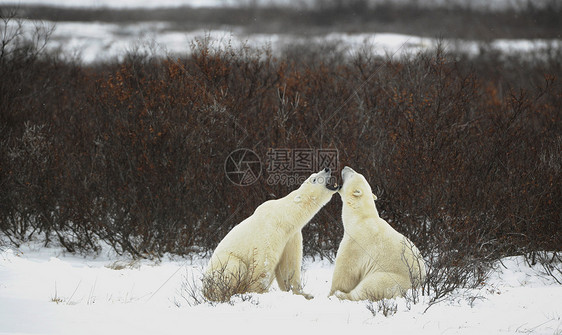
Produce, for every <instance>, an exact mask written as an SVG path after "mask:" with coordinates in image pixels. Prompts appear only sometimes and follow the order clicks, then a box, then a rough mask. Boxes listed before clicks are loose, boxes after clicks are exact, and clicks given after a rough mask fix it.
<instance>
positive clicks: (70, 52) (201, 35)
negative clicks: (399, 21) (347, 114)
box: [10, 20, 561, 64]
mask: <svg viewBox="0 0 562 335" xmlns="http://www.w3.org/2000/svg"><path fill="white" fill-rule="evenodd" d="M10 24H11V29H14V28H15V27H16V22H15V21H12V22H10ZM22 24H23V30H24V31H25V32H27V35H28V36H31V33H33V32H34V31H36V27H38V26H39V27H43V28H44V29H50V28H54V31H53V32H52V34H51V36H50V40H49V43H48V45H47V49H50V50H58V51H60V52H62V53H63V54H64V55H65V56H66V57H71V58H75V59H77V60H80V61H81V62H84V63H86V64H88V63H95V62H101V61H107V60H113V59H117V60H121V59H122V58H123V57H124V55H125V54H126V53H127V52H128V51H131V50H140V51H142V52H146V53H147V54H149V55H154V56H172V57H177V56H182V55H187V54H189V53H190V52H191V51H192V49H191V45H192V42H193V41H194V40H195V39H199V40H203V39H205V40H208V41H209V43H211V45H212V46H214V47H222V48H225V47H227V46H231V47H233V48H240V47H242V46H249V47H253V48H263V47H265V46H268V47H270V48H271V49H272V51H273V52H274V53H279V52H281V51H282V50H284V49H286V48H288V47H291V46H294V45H307V44H311V43H316V44H318V45H335V46H337V48H338V49H339V50H345V54H346V55H353V54H354V53H356V52H359V51H360V50H363V49H365V48H367V49H368V50H370V51H371V52H373V54H375V55H379V56H393V57H401V56H403V55H409V54H415V53H417V52H419V51H424V50H429V49H432V48H435V47H436V45H437V44H438V40H437V39H434V38H423V37H418V36H409V35H402V34H393V33H357V34H346V33H331V34H327V35H318V36H309V37H304V36H296V35H292V34H245V33H243V32H242V31H241V30H240V29H239V28H235V27H233V28H231V29H230V30H205V29H198V30H193V31H178V30H174V28H173V26H172V25H170V24H169V23H166V22H138V23H131V24H115V23H99V22H57V23H54V22H49V21H33V20H24V21H23V22H22ZM442 42H443V45H444V46H445V47H446V48H447V49H449V50H457V51H460V52H464V53H466V54H469V55H477V54H478V53H479V52H480V44H479V43H477V42H474V41H463V40H442ZM560 43H561V41H560V40H546V39H537V40H506V39H499V40H495V41H491V42H490V43H489V48H491V49H492V50H499V51H501V52H503V53H506V54H519V55H525V54H530V55H532V56H533V57H534V56H536V53H537V52H540V51H541V50H545V51H546V50H548V48H549V47H550V46H557V45H561V44H560Z"/></svg>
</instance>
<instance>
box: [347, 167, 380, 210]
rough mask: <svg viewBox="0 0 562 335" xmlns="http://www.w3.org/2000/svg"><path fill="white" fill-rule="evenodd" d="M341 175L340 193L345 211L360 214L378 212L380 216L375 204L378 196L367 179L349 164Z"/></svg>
mask: <svg viewBox="0 0 562 335" xmlns="http://www.w3.org/2000/svg"><path fill="white" fill-rule="evenodd" d="M341 176H342V180H343V184H342V186H341V189H340V190H339V194H340V196H341V198H342V201H343V209H344V211H346V210H347V211H351V212H353V213H355V214H358V215H367V216H368V215H373V214H376V216H378V212H377V208H376V206H375V200H377V197H376V196H375V195H374V194H373V191H372V190H371V186H370V185H369V183H368V182H367V179H365V177H364V176H363V175H362V174H360V173H357V172H355V171H354V170H353V169H352V168H350V167H349V166H346V167H345V168H343V170H342V172H341Z"/></svg>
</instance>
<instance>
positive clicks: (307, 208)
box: [203, 169, 337, 301]
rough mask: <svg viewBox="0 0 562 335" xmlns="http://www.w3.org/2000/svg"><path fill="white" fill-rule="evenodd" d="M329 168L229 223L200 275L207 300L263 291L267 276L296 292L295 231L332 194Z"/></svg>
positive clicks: (298, 243)
mask: <svg viewBox="0 0 562 335" xmlns="http://www.w3.org/2000/svg"><path fill="white" fill-rule="evenodd" d="M331 178H332V177H331V176H330V170H329V169H324V170H322V171H320V172H318V173H314V174H312V175H311V176H310V177H309V178H308V179H307V180H306V181H305V182H304V183H303V184H302V185H301V186H300V187H299V188H298V189H297V190H295V191H293V192H291V193H289V194H288V195H287V196H285V197H283V198H280V199H276V200H269V201H266V202H264V203H263V204H261V205H260V206H258V208H256V210H255V211H254V213H253V214H252V215H251V216H250V217H248V218H247V219H245V220H244V221H242V222H241V223H239V224H238V225H237V226H235V227H234V228H233V229H232V230H231V231H230V232H229V233H228V234H227V235H226V236H225V237H224V239H223V240H222V241H221V242H220V243H219V245H218V246H217V248H216V249H215V251H214V253H213V255H212V256H211V260H210V262H209V265H208V266H207V269H206V271H205V275H204V279H203V294H204V295H205V297H206V298H207V299H209V300H215V301H228V300H229V299H230V297H231V296H232V295H234V294H239V293H245V292H257V293H263V292H266V291H267V290H268V289H269V287H270V286H271V284H272V282H273V279H274V278H275V279H277V283H278V284H279V288H280V289H282V290H284V291H289V290H291V291H293V293H295V294H300V295H303V296H305V297H306V298H307V299H310V298H312V296H310V295H308V294H306V293H303V292H302V285H301V262H302V233H301V229H302V228H303V227H304V226H305V225H306V224H307V223H308V222H309V221H310V220H311V219H312V218H313V217H314V215H315V214H316V213H317V212H318V211H319V210H320V209H321V208H322V207H323V206H324V205H325V204H326V203H327V202H328V201H330V199H331V198H332V195H333V194H334V193H336V192H337V187H336V186H335V185H333V184H331V183H330V179H331Z"/></svg>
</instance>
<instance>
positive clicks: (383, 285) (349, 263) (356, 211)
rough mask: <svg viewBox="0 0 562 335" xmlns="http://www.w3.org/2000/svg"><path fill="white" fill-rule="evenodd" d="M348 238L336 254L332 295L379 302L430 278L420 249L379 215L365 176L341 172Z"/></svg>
mask: <svg viewBox="0 0 562 335" xmlns="http://www.w3.org/2000/svg"><path fill="white" fill-rule="evenodd" d="M342 177H343V186H342V189H341V190H340V191H339V193H340V196H341V198H342V202H343V208H342V219H343V226H344V230H345V233H344V237H343V239H342V241H341V243H340V246H339V248H338V252H337V255H336V266H335V269H334V274H333V277H332V288H331V290H330V296H331V295H334V294H335V295H336V296H337V297H338V298H340V299H348V300H380V299H384V298H387V299H388V298H394V297H396V296H400V295H403V294H404V293H405V292H406V291H407V290H408V289H410V288H412V287H416V286H420V285H421V284H422V283H423V281H424V279H425V264H424V261H423V258H422V257H421V255H420V253H419V251H418V249H417V248H416V247H415V246H414V244H413V243H412V242H411V241H410V240H408V239H407V238H406V237H404V236H403V235H402V234H400V233H399V232H397V231H396V230H394V229H393V228H392V227H391V226H390V225H389V224H388V223H387V222H386V221H385V220H383V219H382V218H380V217H379V213H378V211H377V208H376V206H375V201H374V200H376V196H374V195H373V194H372V191H371V187H370V186H369V183H368V182H367V180H366V179H365V177H363V175H361V174H359V173H357V172H355V171H353V170H352V169H351V168H349V167H346V168H344V169H343V171H342Z"/></svg>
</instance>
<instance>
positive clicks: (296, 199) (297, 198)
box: [293, 195, 302, 204]
mask: <svg viewBox="0 0 562 335" xmlns="http://www.w3.org/2000/svg"><path fill="white" fill-rule="evenodd" d="M301 200H302V198H301V196H300V195H297V196H296V197H295V199H293V201H294V202H296V203H297V204H298V203H299V202H301Z"/></svg>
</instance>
